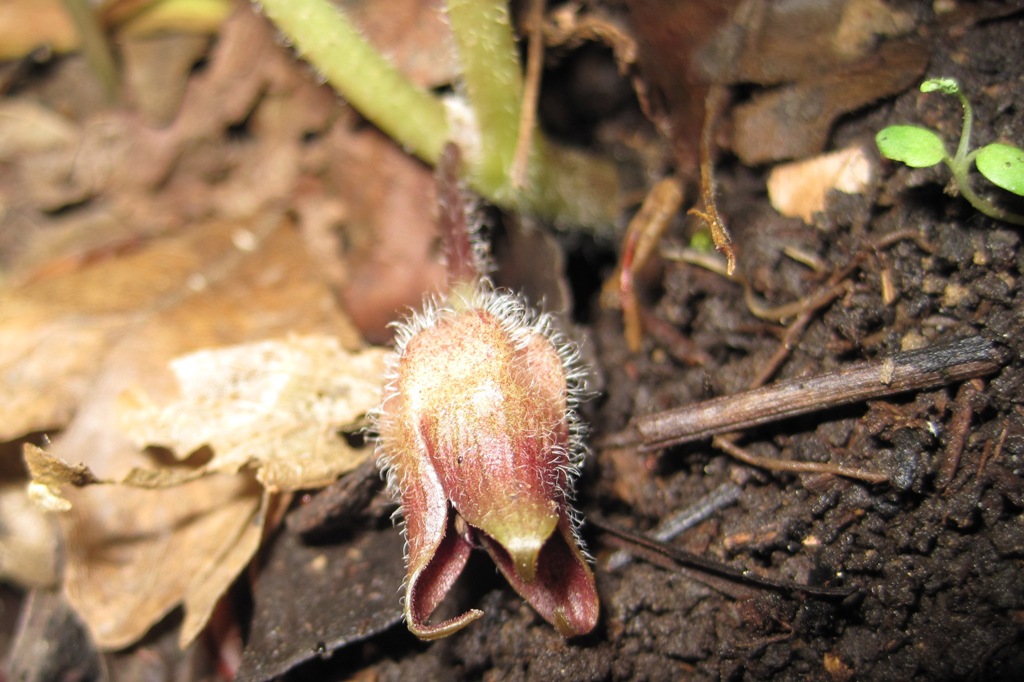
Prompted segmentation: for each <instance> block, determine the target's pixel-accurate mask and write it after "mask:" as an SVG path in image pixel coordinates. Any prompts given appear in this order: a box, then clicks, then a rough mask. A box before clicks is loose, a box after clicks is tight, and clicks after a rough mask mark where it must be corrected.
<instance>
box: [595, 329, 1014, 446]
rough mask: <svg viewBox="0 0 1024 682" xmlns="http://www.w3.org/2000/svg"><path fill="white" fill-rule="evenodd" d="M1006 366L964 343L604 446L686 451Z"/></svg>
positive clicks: (992, 350) (718, 403)
mask: <svg viewBox="0 0 1024 682" xmlns="http://www.w3.org/2000/svg"><path fill="white" fill-rule="evenodd" d="M1002 363H1003V358H1002V356H1001V354H1000V353H999V351H998V350H997V349H996V347H995V346H993V345H992V344H991V343H990V342H989V341H987V340H985V339H983V338H981V337H971V338H965V339H959V340H956V341H951V342H949V343H944V344H938V345H936V346H932V347H930V348H924V349H921V350H913V351H905V352H901V353H897V354H895V355H893V356H892V357H889V358H886V359H884V360H873V361H869V362H862V363H857V364H855V365H852V366H850V367H847V368H845V369H841V370H837V371H833V372H826V373H824V374H819V375H817V376H813V377H803V378H798V379H788V380H785V381H777V382H775V383H774V384H771V385H769V386H766V387H763V388H758V389H753V390H748V391H744V392H742V393H738V394H735V395H731V396H723V397H720V398H714V399H712V400H706V401H703V402H700V403H697V404H696V405H688V406H686V407H681V408H677V409H674V410H667V411H665V412H659V413H657V414H652V415H648V416H644V417H638V418H635V419H634V420H633V421H632V423H631V424H630V427H629V428H628V429H627V430H626V431H624V432H621V433H618V434H614V435H612V436H610V437H609V438H608V439H606V443H607V444H609V445H617V446H624V445H630V444H640V445H641V446H642V448H643V449H645V450H653V449H657V448H663V447H667V446H669V445H677V444H679V443H688V442H692V441H696V440H701V439H704V438H710V437H712V436H716V435H721V434H724V433H729V432H732V431H736V430H739V429H745V428H750V427H752V426H758V425H761V424H766V423H770V422H773V421H777V420H780V419H785V418H788V417H794V416H797V415H801V414H806V413H809V412H815V411H818V410H821V409H825V408H829V407H835V406H838V405H847V404H850V403H856V402H861V401H864V400H870V399H872V398H880V397H883V396H888V395H893V394H896V393H903V392H905V391H914V390H924V389H928V388H935V387H937V386H943V385H945V384H949V383H953V382H956V381H963V380H966V379H973V378H975V377H979V376H984V375H987V374H991V373H992V372H994V371H996V370H997V369H998V368H999V367H1000V365H1001V364H1002Z"/></svg>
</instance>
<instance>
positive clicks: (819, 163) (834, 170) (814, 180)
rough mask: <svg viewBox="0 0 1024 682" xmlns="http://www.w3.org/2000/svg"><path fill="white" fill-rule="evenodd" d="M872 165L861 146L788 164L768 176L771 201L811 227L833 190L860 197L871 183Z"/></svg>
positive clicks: (782, 165) (780, 209) (785, 214)
mask: <svg viewBox="0 0 1024 682" xmlns="http://www.w3.org/2000/svg"><path fill="white" fill-rule="evenodd" d="M871 176H872V164H871V160H870V159H869V158H868V157H867V155H866V154H865V153H864V149H863V148H862V147H860V146H853V147H847V148H846V149H841V150H839V151H836V152H831V153H829V154H822V155H821V156H815V157H814V158H811V159H806V160H804V161H794V162H793V163H785V164H781V165H778V166H776V167H775V168H773V169H772V172H771V174H770V175H769V176H768V198H769V199H770V200H771V203H772V206H773V207H774V208H775V210H776V211H778V212H779V213H781V214H782V215H784V216H786V217H789V218H800V219H801V220H803V221H804V222H805V223H808V224H811V223H812V222H813V220H814V214H815V213H817V212H820V211H824V210H825V198H826V196H827V195H828V192H829V190H833V189H835V190H839V191H840V192H846V193H847V194H859V193H861V192H863V191H864V189H865V187H867V185H868V183H870V182H871Z"/></svg>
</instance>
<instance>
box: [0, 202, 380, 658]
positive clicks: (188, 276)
mask: <svg viewBox="0 0 1024 682" xmlns="http://www.w3.org/2000/svg"><path fill="white" fill-rule="evenodd" d="M243 235H244V236H247V238H245V239H242V238H240V237H241V236H243ZM242 247H244V248H242ZM4 295H5V296H7V299H6V300H8V301H11V302H13V303H14V305H12V306H0V335H2V332H3V330H4V329H5V328H6V329H9V330H20V332H22V333H24V334H25V337H26V338H23V339H20V340H19V339H18V336H17V334H14V333H13V331H12V336H11V337H10V338H11V339H14V340H19V341H20V344H19V345H18V346H17V353H15V352H10V351H9V349H7V348H3V347H0V359H3V360H4V361H3V362H0V373H3V374H4V376H5V377H12V378H15V379H17V381H15V382H13V384H14V385H11V383H9V382H6V381H5V382H0V394H2V395H4V396H9V397H11V398H17V399H20V398H22V396H23V395H27V396H31V400H32V401H37V403H38V407H37V408H34V414H33V417H32V419H33V422H32V423H34V424H47V425H50V426H53V425H58V426H59V425H60V424H62V423H66V424H67V425H66V427H65V429H64V431H63V432H62V433H61V434H60V435H59V436H58V437H56V438H55V439H54V441H53V444H52V447H51V448H50V449H49V451H50V452H49V454H50V455H52V458H38V459H39V460H40V461H41V462H42V463H41V464H39V465H38V466H37V467H36V469H37V470H38V471H41V472H42V474H43V476H44V480H46V481H48V483H37V484H36V486H35V488H37V489H38V491H37V492H38V494H39V495H40V497H41V498H43V499H44V501H48V502H50V503H51V504H52V505H53V506H55V507H64V508H66V506H67V504H68V503H70V504H71V505H72V506H71V509H70V510H69V511H67V512H66V513H63V514H60V515H59V520H60V525H61V528H62V534H63V536H64V540H65V544H66V547H67V564H66V569H65V575H64V591H65V593H66V595H67V597H68V600H69V603H70V604H71V605H72V607H73V608H74V609H75V611H76V612H77V613H78V614H79V616H80V617H81V618H82V620H83V622H84V623H85V624H86V626H87V627H88V628H89V630H90V632H91V633H92V636H93V637H94V640H95V641H96V642H97V643H98V645H99V646H101V647H103V648H120V647H124V646H128V645H130V644H132V643H133V642H135V641H137V640H138V639H139V638H140V637H142V636H143V635H144V634H145V633H146V632H147V631H148V630H149V629H150V628H151V627H152V626H153V625H154V624H155V623H156V622H158V621H159V620H160V619H161V618H162V617H163V616H164V615H166V614H167V613H169V612H170V611H171V610H173V609H174V608H176V607H177V606H179V605H181V604H186V607H187V615H186V620H187V621H188V627H189V630H188V632H187V633H186V635H187V636H189V637H191V636H193V635H194V634H195V633H196V632H198V631H199V630H200V629H201V628H202V625H203V623H204V622H205V618H206V616H207V615H208V614H209V611H210V609H212V605H213V603H215V601H216V599H217V597H218V596H219V595H220V594H222V593H223V591H224V590H225V589H226V588H227V587H228V586H229V585H230V584H231V582H232V581H233V580H234V578H235V576H236V575H237V571H238V570H240V567H241V566H243V565H244V564H245V563H246V562H247V561H248V559H249V558H250V557H251V556H252V553H253V552H254V551H255V549H256V546H257V544H258V539H259V536H260V534H261V533H262V526H261V523H262V521H261V519H262V516H261V515H260V513H259V509H260V501H261V499H262V497H263V494H264V488H263V487H262V486H261V485H260V484H259V483H258V481H256V480H255V477H254V476H252V475H251V474H249V473H246V472H242V473H240V474H238V475H233V476H225V475H221V474H216V473H212V474H209V475H206V476H205V477H204V478H202V479H201V480H193V481H188V482H184V483H182V481H183V480H187V479H190V478H192V477H194V476H195V475H198V474H197V473H196V472H197V470H198V466H196V465H194V464H193V463H190V462H181V463H174V462H173V461H171V462H170V463H169V466H167V467H165V468H164V469H161V468H160V467H159V466H158V463H157V461H156V460H155V459H154V458H153V456H152V455H151V454H149V453H146V452H143V451H141V450H140V449H139V447H138V446H137V445H135V444H133V443H132V442H130V441H129V440H128V439H127V438H126V437H125V436H124V435H123V434H121V433H120V431H119V426H118V419H117V412H118V402H119V398H120V396H122V395H123V394H124V393H125V391H126V390H128V389H132V388H135V389H139V388H143V389H145V391H146V394H147V395H149V396H151V397H152V400H154V401H156V402H159V403H162V404H166V403H170V402H172V401H173V400H174V399H175V397H176V382H175V380H174V375H173V373H172V372H171V371H170V369H169V364H170V361H171V360H172V359H173V358H175V357H177V356H180V355H183V354H185V353H189V352H192V351H196V350H198V349H200V348H210V347H217V346H225V345H231V344H240V343H244V342H247V341H256V340H260V339H267V338H279V337H284V336H287V335H288V334H290V333H294V334H320V335H330V336H332V337H335V338H338V339H340V342H339V343H340V345H341V346H344V347H355V346H357V345H358V343H359V338H358V335H357V334H355V332H354V331H353V329H352V327H351V325H350V324H349V323H348V322H347V321H346V319H345V318H344V317H343V316H342V315H341V314H340V312H339V309H338V307H337V305H336V304H335V302H334V298H333V295H332V293H331V291H330V290H329V289H328V288H327V286H326V285H325V284H324V282H323V280H322V278H321V277H320V275H319V271H318V269H317V268H316V267H315V265H313V262H312V260H311V257H310V256H309V254H308V252H307V251H306V249H305V246H304V244H303V242H302V240H301V238H300V237H299V236H298V234H297V233H296V232H295V230H294V229H292V227H291V225H290V224H289V223H287V222H286V221H281V220H280V218H277V217H274V216H273V215H270V216H267V218H266V220H265V222H264V223H263V224H259V225H255V226H253V227H251V228H249V227H248V226H245V225H239V224H236V223H228V222H217V221H211V222H207V223H200V224H197V225H196V226H195V227H194V228H192V229H189V230H185V231H182V232H180V233H178V234H177V235H175V236H174V237H172V238H167V239H163V240H155V241H153V242H152V243H149V244H146V245H144V247H143V248H141V249H138V250H136V251H134V252H132V253H129V254H126V255H123V256H120V257H118V258H114V259H110V260H104V261H99V262H96V263H91V264H86V265H84V266H80V267H79V268H78V269H72V270H70V271H68V272H66V273H62V274H56V275H53V276H50V277H46V278H44V279H41V280H39V281H36V282H33V283H32V284H30V285H26V286H24V287H22V288H20V289H19V290H17V291H15V292H7V293H6V294H4ZM5 325H6V326H5ZM93 327H98V328H100V329H101V330H102V333H101V334H99V333H98V336H97V339H96V340H95V342H94V343H92V344H90V345H89V346H88V347H87V348H86V349H85V352H81V351H80V350H79V349H77V348H75V347H74V346H73V345H70V344H71V342H65V343H68V344H69V345H67V346H66V347H64V348H63V350H64V351H65V353H66V355H65V356H52V357H51V355H50V352H52V350H53V349H54V348H55V347H56V346H55V345H54V343H55V342H56V341H57V340H58V339H57V338H56V337H59V336H60V335H61V334H65V335H70V334H73V333H74V332H75V331H76V330H80V329H87V328H93ZM73 338H77V337H73ZM33 344H34V345H33ZM75 353H81V354H80V355H79V356H75V355H74V354H75ZM68 355H70V356H72V357H73V358H74V359H73V360H70V359H68ZM4 362H6V364H4ZM69 362H73V365H71V366H70V367H69V365H68V363H69ZM69 369H71V370H73V371H70V372H68V370H69ZM64 372H68V374H67V375H66V376H62V373H64ZM62 378H64V379H65V380H66V381H68V382H70V383H72V384H73V385H74V388H73V390H69V389H66V388H64V387H62V384H61V380H62ZM51 388H52V389H53V390H54V391H55V392H56V393H57V395H56V396H51V395H47V390H50V389H51ZM25 401H26V403H27V404H29V405H31V402H30V401H29V399H28V398H25ZM8 409H9V405H7V404H3V403H2V402H0V413H2V414H3V415H4V416H5V417H8V418H10V419H11V420H12V422H13V423H11V424H5V425H4V427H5V428H8V429H9V430H10V432H11V433H13V434H15V435H20V434H22V433H24V432H25V431H24V429H27V428H30V423H29V422H28V421H26V420H24V419H22V418H20V416H19V415H17V414H14V413H8V412H7V410H8ZM364 456H365V454H364ZM59 460H63V461H64V462H69V463H72V464H73V466H68V467H66V469H67V470H65V469H62V468H61V467H60V466H57V465H55V464H54V461H59ZM79 464H81V465H83V466H84V467H87V469H88V471H89V472H91V473H92V475H93V477H94V478H98V479H102V480H103V481H125V480H128V481H129V482H132V483H135V484H143V483H144V484H148V485H168V484H171V483H181V485H178V486H177V487H174V488H161V489H152V490H143V489H138V488H132V487H129V486H126V485H102V486H90V487H85V488H78V487H75V486H73V485H70V486H69V485H67V483H75V482H76V480H80V479H82V477H84V476H85V474H84V470H77V469H75V467H78V465H79ZM76 472H77V475H79V479H76V478H75V475H76ZM203 473H205V472H203ZM58 486H62V489H61V488H59V487H58Z"/></svg>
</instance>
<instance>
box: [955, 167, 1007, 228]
mask: <svg viewBox="0 0 1024 682" xmlns="http://www.w3.org/2000/svg"><path fill="white" fill-rule="evenodd" d="M973 158H974V155H973V154H972V155H971V156H970V157H967V158H965V159H963V160H962V161H958V160H957V159H950V158H949V157H946V158H945V159H943V161H944V162H945V164H946V165H947V166H949V170H950V171H951V172H952V173H953V181H954V182H955V183H956V186H957V188H958V189H959V190H960V194H962V195H963V197H964V199H967V201H968V202H970V204H971V206H973V207H974V208H975V209H977V210H978V211H979V212H981V213H984V214H985V215H987V216H988V217H989V218H995V219H996V220H1002V221H1003V222H1004V223H1010V224H1011V225H1024V216H1022V215H1018V214H1016V213H1011V212H1010V211H1004V210H1003V209H1001V208H999V207H998V206H995V205H993V204H992V203H990V202H989V201H987V200H985V199H983V198H982V197H980V196H978V194H977V193H976V192H975V191H974V188H973V187H971V178H970V172H971V161H972V160H973Z"/></svg>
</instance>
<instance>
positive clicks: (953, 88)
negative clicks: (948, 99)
mask: <svg viewBox="0 0 1024 682" xmlns="http://www.w3.org/2000/svg"><path fill="white" fill-rule="evenodd" d="M936 90H938V91H939V92H943V93H945V94H947V95H956V94H958V93H959V92H960V84H959V83H957V82H956V79H955V78H929V79H928V80H926V81H925V82H924V83H921V92H935V91H936Z"/></svg>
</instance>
